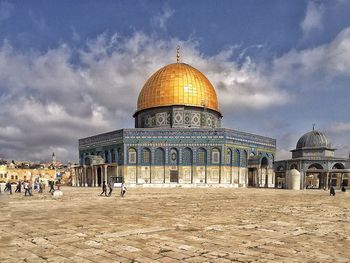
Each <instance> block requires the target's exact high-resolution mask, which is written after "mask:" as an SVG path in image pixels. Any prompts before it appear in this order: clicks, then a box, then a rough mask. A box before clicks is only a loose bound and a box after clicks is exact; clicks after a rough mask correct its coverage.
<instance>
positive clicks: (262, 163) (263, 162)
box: [260, 156, 269, 168]
mask: <svg viewBox="0 0 350 263" xmlns="http://www.w3.org/2000/svg"><path fill="white" fill-rule="evenodd" d="M268 166H269V159H267V157H266V156H264V157H262V158H261V161H260V167H261V168H267V167H268Z"/></svg>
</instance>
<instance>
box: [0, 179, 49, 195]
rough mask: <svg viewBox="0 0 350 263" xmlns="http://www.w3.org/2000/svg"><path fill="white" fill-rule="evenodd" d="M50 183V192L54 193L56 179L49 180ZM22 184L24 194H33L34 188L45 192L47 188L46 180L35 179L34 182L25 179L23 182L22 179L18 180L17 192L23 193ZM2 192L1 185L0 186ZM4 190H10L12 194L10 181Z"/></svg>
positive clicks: (39, 191)
mask: <svg viewBox="0 0 350 263" xmlns="http://www.w3.org/2000/svg"><path fill="white" fill-rule="evenodd" d="M48 184H49V186H50V190H49V193H53V192H54V191H55V181H53V180H51V181H48ZM22 186H23V189H24V195H25V196H27V195H28V196H32V195H33V190H34V191H38V193H43V191H44V190H45V187H46V184H45V181H42V180H37V179H36V180H35V181H34V183H33V182H32V180H24V181H23V182H21V180H18V182H17V184H16V190H15V193H21V192H22ZM0 192H1V187H0ZM4 192H9V193H10V194H11V195H12V186H11V182H10V181H8V182H7V183H6V185H5V188H4Z"/></svg>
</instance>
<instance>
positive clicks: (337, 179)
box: [328, 163, 348, 189]
mask: <svg viewBox="0 0 350 263" xmlns="http://www.w3.org/2000/svg"><path fill="white" fill-rule="evenodd" d="M344 169H345V166H344V164H342V163H336V164H334V165H333V167H332V171H331V173H330V177H329V180H328V186H329V187H330V186H333V187H335V188H338V189H340V188H341V187H342V186H343V185H344V186H347V185H348V180H347V178H346V177H347V176H345V179H344Z"/></svg>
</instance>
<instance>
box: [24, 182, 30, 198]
mask: <svg viewBox="0 0 350 263" xmlns="http://www.w3.org/2000/svg"><path fill="white" fill-rule="evenodd" d="M23 189H24V196H27V194H28V195H30V196H31V193H30V191H29V184H28V182H27V180H25V181H24V182H23Z"/></svg>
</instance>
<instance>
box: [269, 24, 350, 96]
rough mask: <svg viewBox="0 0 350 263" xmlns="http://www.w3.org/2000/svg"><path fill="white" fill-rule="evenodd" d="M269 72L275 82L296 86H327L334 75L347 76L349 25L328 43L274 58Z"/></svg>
mask: <svg viewBox="0 0 350 263" xmlns="http://www.w3.org/2000/svg"><path fill="white" fill-rule="evenodd" d="M272 72H273V76H272V79H273V81H274V82H276V83H277V85H278V86H281V85H284V84H283V83H288V85H289V86H291V87H293V86H294V88H293V89H300V90H302V89H313V88H316V89H322V88H329V86H330V85H332V82H333V81H334V79H336V78H338V77H350V27H349V28H345V29H344V30H342V31H341V32H340V33H339V34H338V35H337V36H336V37H335V39H334V40H333V41H332V42H330V43H327V44H323V45H320V46H318V47H315V48H310V49H305V50H300V51H296V50H291V51H289V52H288V53H286V54H284V55H282V56H281V57H279V58H276V59H275V60H274V61H273V71H272ZM306 83H307V85H306Z"/></svg>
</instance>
